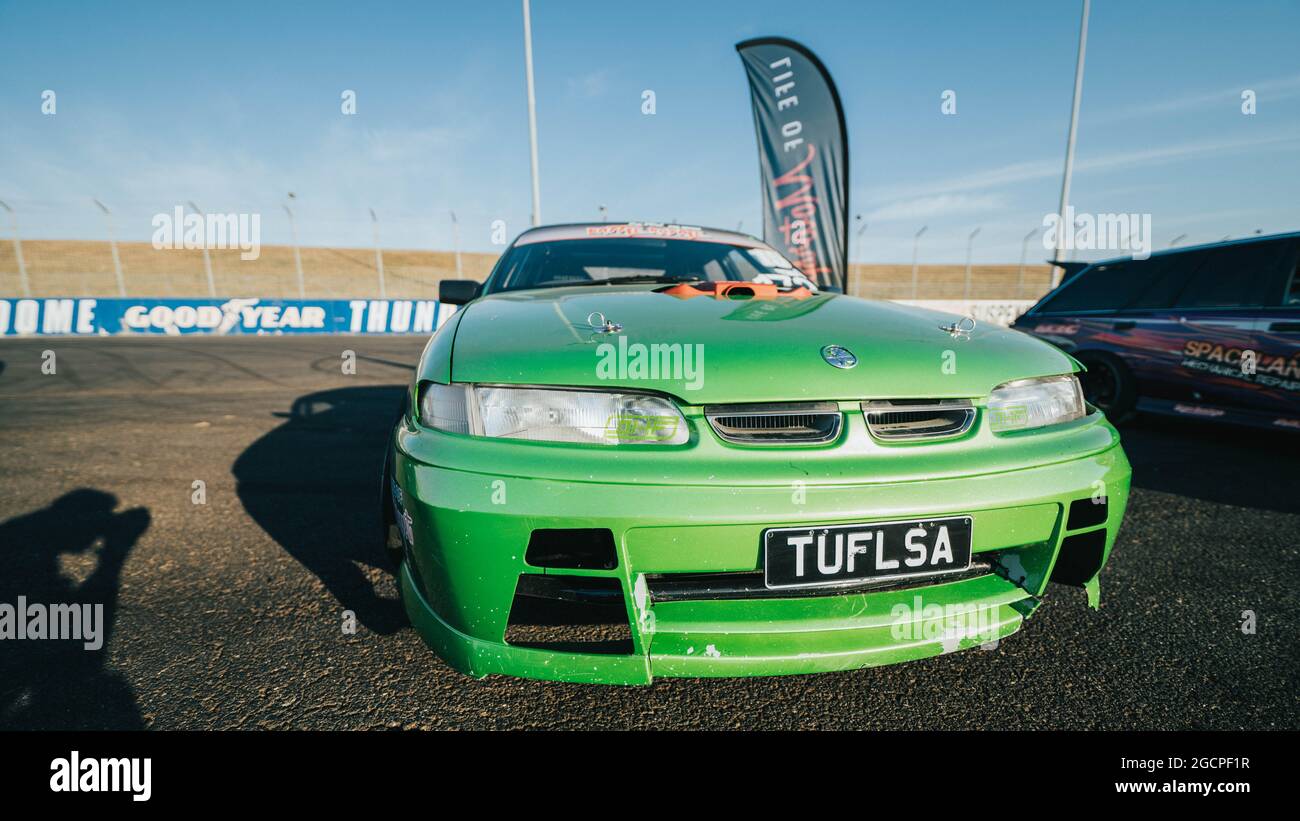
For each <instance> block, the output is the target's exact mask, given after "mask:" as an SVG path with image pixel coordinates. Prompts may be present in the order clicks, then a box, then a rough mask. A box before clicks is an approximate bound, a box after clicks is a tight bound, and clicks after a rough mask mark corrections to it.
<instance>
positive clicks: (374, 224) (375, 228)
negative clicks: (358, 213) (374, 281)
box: [370, 208, 388, 299]
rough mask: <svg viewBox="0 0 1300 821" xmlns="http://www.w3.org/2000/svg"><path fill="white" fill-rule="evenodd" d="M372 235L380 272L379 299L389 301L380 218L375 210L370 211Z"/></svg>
mask: <svg viewBox="0 0 1300 821" xmlns="http://www.w3.org/2000/svg"><path fill="white" fill-rule="evenodd" d="M370 233H371V235H372V236H373V237H374V238H375V270H376V271H378V272H379V298H380V299H388V293H387V289H386V288H385V287H384V252H383V249H381V248H380V247H379V217H377V216H375V209H373V208H371V209H370Z"/></svg>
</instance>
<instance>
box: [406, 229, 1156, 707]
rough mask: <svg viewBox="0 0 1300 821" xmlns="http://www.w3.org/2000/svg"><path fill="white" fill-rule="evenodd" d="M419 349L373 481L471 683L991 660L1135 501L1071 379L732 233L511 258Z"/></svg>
mask: <svg viewBox="0 0 1300 821" xmlns="http://www.w3.org/2000/svg"><path fill="white" fill-rule="evenodd" d="M440 299H441V300H442V302H443V303H445V304H452V305H462V306H463V307H461V308H460V309H459V310H457V311H456V313H455V314H453V315H452V316H451V317H450V318H449V319H447V320H446V322H445V323H444V324H443V325H442V327H441V328H440V329H439V330H438V331H437V333H436V334H434V336H433V337H432V339H431V340H430V341H429V343H428V345H427V346H426V348H425V350H424V353H423V355H422V356H421V359H420V363H419V367H418V371H417V375H416V377H415V379H414V381H413V382H412V384H411V386H410V390H409V391H408V395H407V401H406V407H405V410H404V412H403V414H402V416H401V418H400V419H399V421H398V423H397V426H396V428H395V429H394V431H393V435H392V438H391V441H390V446H389V448H388V451H387V457H386V459H385V467H384V480H383V484H382V487H383V497H384V499H383V510H384V513H385V524H386V532H387V546H388V549H389V550H390V552H391V553H392V554H393V556H394V559H395V560H396V561H397V564H398V567H399V574H400V587H401V592H402V596H403V600H404V603H405V608H406V612H407V614H408V615H409V617H410V619H411V622H412V624H414V626H415V627H416V629H417V630H418V631H419V633H420V635H421V636H422V637H423V638H424V640H425V641H426V642H427V643H428V644H429V645H430V646H431V647H432V648H433V649H434V651H436V652H437V653H438V655H439V656H441V657H442V658H443V659H444V660H445V661H446V662H447V663H448V664H450V665H451V666H452V667H454V668H456V669H457V670H460V671H462V672H464V673H467V674H469V675H472V676H480V677H481V676H485V675H488V674H492V673H501V674H506V675H512V676H526V677H530V678H541V679H555V680H564V681H580V682H600V683H622V684H630V683H638V684H644V683H648V682H650V681H652V680H653V679H654V678H655V677H658V676H690V677H696V676H750V675H776V674H786V673H816V672H823V671H830V670H845V669H851V668H857V667H865V666H870V665H880V664H892V663H895V662H901V661H908V660H911V659H919V658H925V657H928V656H935V655H939V654H941V653H947V652H952V651H956V650H961V649H966V648H969V647H974V646H996V643H997V641H998V640H1000V639H1001V638H1003V637H1004V636H1008V635H1010V634H1011V633H1014V632H1015V631H1016V630H1018V629H1019V628H1020V626H1021V624H1022V623H1023V622H1024V621H1025V619H1027V618H1028V617H1029V616H1030V615H1031V614H1032V613H1033V612H1034V610H1035V609H1036V608H1037V607H1038V605H1039V603H1040V602H1041V600H1042V598H1043V596H1044V594H1045V592H1046V591H1047V585H1048V582H1049V581H1055V582H1059V583H1064V584H1068V585H1075V586H1080V587H1083V588H1085V589H1086V590H1087V592H1088V600H1089V602H1090V603H1091V604H1092V605H1093V606H1094V607H1095V606H1096V605H1097V601H1098V595H1099V593H1098V584H1097V576H1098V573H1099V572H1100V571H1101V569H1102V567H1103V566H1104V565H1105V563H1106V560H1107V558H1108V557H1109V555H1110V551H1111V547H1112V545H1113V544H1114V541H1115V536H1116V532H1117V531H1118V529H1119V526H1120V520H1121V519H1122V518H1123V515H1124V508H1125V505H1126V503H1127V500H1128V491H1129V478H1130V469H1129V464H1128V460H1127V459H1126V458H1125V456H1124V451H1123V450H1122V449H1121V447H1120V442H1119V435H1118V434H1117V433H1116V431H1115V429H1114V428H1113V427H1112V426H1111V425H1110V424H1109V423H1108V422H1107V421H1106V419H1105V417H1104V416H1103V415H1102V414H1101V413H1099V412H1098V411H1096V410H1095V409H1094V408H1092V407H1090V406H1087V405H1086V404H1085V402H1084V399H1083V395H1082V393H1081V391H1080V388H1079V382H1078V380H1077V378H1076V376H1075V374H1076V373H1077V372H1078V371H1079V370H1080V366H1079V363H1078V362H1076V361H1075V360H1074V359H1072V358H1071V357H1070V356H1069V355H1067V354H1065V353H1063V352H1061V351H1060V350H1058V349H1057V348H1055V347H1053V346H1051V345H1049V344H1047V343H1046V342H1042V341H1039V340H1037V339H1035V338H1033V337H1031V336H1028V335H1026V334H1023V333H1020V332H1018V331H1012V330H1007V329H1004V328H999V327H991V326H984V325H980V326H978V327H976V326H975V323H974V321H973V320H970V319H962V318H959V317H955V316H952V315H949V314H942V313H937V312H934V311H929V310H924V309H921V308H914V307H906V306H903V305H898V304H893V303H888V302H872V301H867V300H862V299H857V298H854V297H849V296H844V295H842V294H837V293H826V292H818V291H817V289H816V288H815V287H814V286H813V284H812V283H811V282H810V281H809V280H808V279H807V278H806V277H805V276H804V275H803V274H802V273H800V272H799V271H798V270H796V269H795V268H794V266H793V265H791V263H790V262H788V261H787V260H786V259H785V258H783V257H782V256H781V255H780V254H779V253H778V252H776V251H775V250H773V249H772V248H770V247H769V246H767V245H765V244H763V243H762V242H760V241H758V240H756V239H754V238H752V237H749V236H745V235H742V234H738V233H732V232H727V231H718V230H711V229H703V228H693V227H685V226H676V225H659V224H649V223H647V224H618V225H613V224H605V223H601V224H583V225H564V226H551V227H542V228H536V229H533V230H530V231H527V232H525V233H524V234H522V235H521V236H520V237H519V238H518V239H516V240H515V242H514V243H513V244H512V245H511V246H510V247H509V248H508V249H507V250H506V252H505V253H504V254H503V255H502V256H501V258H500V260H499V261H498V262H497V264H496V267H495V268H494V269H493V271H492V274H491V275H490V276H489V278H488V280H487V281H486V283H483V284H482V285H480V284H479V283H476V282H469V281H464V280H458V281H448V282H443V283H442V286H441V291H440Z"/></svg>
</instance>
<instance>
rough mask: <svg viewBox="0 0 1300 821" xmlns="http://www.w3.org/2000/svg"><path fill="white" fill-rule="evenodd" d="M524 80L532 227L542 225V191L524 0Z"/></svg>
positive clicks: (530, 32)
mask: <svg viewBox="0 0 1300 821" xmlns="http://www.w3.org/2000/svg"><path fill="white" fill-rule="evenodd" d="M524 79H525V81H526V82H527V84H528V152H529V158H530V159H531V160H532V170H533V225H541V224H542V189H541V184H540V183H539V182H538V180H537V96H536V95H535V94H534V93H533V15H532V12H531V11H530V10H529V7H528V0H524Z"/></svg>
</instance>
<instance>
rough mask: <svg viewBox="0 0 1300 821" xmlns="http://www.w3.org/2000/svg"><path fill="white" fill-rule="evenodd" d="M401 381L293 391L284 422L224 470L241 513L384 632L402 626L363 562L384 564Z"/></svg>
mask: <svg viewBox="0 0 1300 821" xmlns="http://www.w3.org/2000/svg"><path fill="white" fill-rule="evenodd" d="M404 393H405V388H404V387H403V386H401V385H383V386H376V387H358V388H338V389H335V390H328V391H320V392H317V393H310V394H306V395H304V396H300V397H298V398H297V399H296V400H294V402H293V405H292V407H291V408H290V409H289V411H288V413H283V414H277V416H282V417H283V418H284V419H285V422H284V424H282V425H280V426H279V427H277V428H275V429H274V430H272V431H271V432H270V433H268V434H266V435H265V436H263V437H262V438H260V439H258V440H257V441H256V442H254V443H253V444H252V445H250V446H249V447H248V448H247V449H246V450H244V452H243V453H241V454H240V455H239V458H238V459H236V460H235V464H234V466H233V467H232V469H231V472H232V473H233V474H234V476H235V479H236V493H237V494H238V496H239V501H240V502H241V503H242V504H243V505H244V509H245V510H246V511H248V515H249V516H251V517H252V518H253V520H254V521H255V522H257V524H258V525H259V526H260V527H261V528H262V529H263V530H265V531H266V533H267V534H268V535H269V536H270V537H271V538H273V539H275V540H276V542H278V543H279V544H280V546H281V547H283V548H284V549H285V551H286V552H288V553H289V555H291V556H293V557H294V558H295V559H297V560H298V561H299V562H300V563H301V564H302V565H303V567H305V568H307V569H308V570H309V571H311V572H312V573H314V574H315V575H316V577H317V578H318V579H320V581H321V583H322V584H324V585H325V587H326V589H327V590H328V591H329V592H330V594H331V595H332V596H334V598H335V599H337V600H338V603H339V605H340V607H341V608H342V609H344V610H351V611H352V612H353V613H354V614H355V615H356V617H357V621H358V622H359V623H360V624H362V625H364V626H365V627H366V628H367V629H369V630H371V631H373V632H375V633H379V634H382V635H388V634H391V633H395V632H397V631H398V630H399V629H401V627H402V626H403V625H404V624H405V616H404V614H403V612H402V607H401V604H400V602H399V601H398V600H397V599H395V598H387V597H383V596H380V595H378V593H377V592H376V591H375V586H374V584H373V583H372V582H371V576H370V575H368V574H367V572H365V571H364V570H363V566H369V567H371V568H382V569H384V570H385V571H389V570H391V567H390V564H389V562H388V558H387V556H386V554H385V552H384V545H383V541H382V529H381V524H380V519H379V517H380V510H379V475H380V471H381V470H382V468H383V460H384V444H385V442H386V441H387V438H388V435H389V433H390V432H391V431H392V427H393V423H394V421H395V420H396V418H397V415H398V413H399V412H400V409H401V403H402V400H403V397H404Z"/></svg>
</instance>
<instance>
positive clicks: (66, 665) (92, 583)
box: [0, 488, 150, 730]
mask: <svg viewBox="0 0 1300 821" xmlns="http://www.w3.org/2000/svg"><path fill="white" fill-rule="evenodd" d="M117 504H118V500H117V497H115V496H113V495H112V494H111V493H105V492H104V491H102V490H94V489H90V488H80V489H78V490H74V491H71V492H70V493H67V494H64V495H63V496H61V497H59V498H58V499H56V500H55V501H54V502H53V503H52V504H51V505H50V506H49V507H46V508H42V509H40V510H37V511H35V512H33V513H27V514H25V515H22V516H16V517H14V518H12V519H9V520H7V521H5V522H3V523H0V562H3V563H4V572H3V573H0V605H7V606H9V607H12V608H13V609H14V612H13V613H12V618H13V621H12V622H11V624H10V625H8V626H7V627H6V628H5V629H4V635H5V636H6V638H5V639H4V641H3V642H0V728H5V729H22V730H53V729H83V730H84V729H141V728H142V727H143V722H142V720H141V716H140V710H139V707H138V706H137V704H136V701H135V696H134V694H133V693H132V692H131V688H130V686H129V685H128V684H127V683H126V681H125V680H124V679H123V678H122V677H121V676H119V675H118V674H116V673H114V672H111V671H109V670H107V669H106V668H105V665H104V661H105V654H106V652H107V651H106V649H105V648H107V647H108V644H109V641H110V640H111V638H112V632H113V627H114V625H115V622H116V616H117V598H118V590H119V587H120V584H119V583H120V580H121V575H122V566H123V565H124V564H125V562H126V557H127V555H128V554H129V553H130V552H131V549H132V548H133V547H135V544H136V542H138V541H139V539H140V536H141V535H143V534H144V532H145V531H146V530H147V529H148V528H149V522H150V516H149V511H148V510H146V509H145V508H141V507H137V508H132V509H130V510H127V511H124V512H122V513H115V512H114V509H115V508H116V507H117ZM92 555H93V556H94V567H93V570H91V571H90V572H89V573H88V574H87V575H86V576H85V578H84V580H83V581H81V582H80V583H77V581H76V580H75V579H73V578H70V577H69V576H68V575H66V574H65V572H64V568H63V567H62V566H61V564H62V563H63V562H64V561H66V562H67V563H68V564H70V565H74V566H77V565H79V566H82V567H85V566H88V565H89V561H88V559H90V557H91V556H92ZM63 557H67V558H66V560H65V559H64V558H63ZM20 599H21V601H22V604H23V605H24V609H27V608H30V607H31V606H32V605H37V606H39V608H41V609H42V610H44V611H45V612H46V613H47V614H48V613H52V612H53V609H52V606H56V605H65V606H66V605H74V606H78V610H77V611H76V612H78V615H80V611H81V610H82V608H81V607H80V606H81V605H89V606H90V610H89V612H90V613H91V614H92V620H91V621H90V623H89V624H88V625H86V624H85V622H84V621H83V625H85V626H88V627H89V628H90V629H89V630H87V631H86V632H84V633H83V634H82V635H83V638H82V639H74V638H60V639H54V638H48V635H49V626H48V625H49V622H50V621H52V619H49V618H48V616H47V618H46V620H45V623H46V625H47V626H46V627H45V628H43V631H44V632H45V635H46V636H47V638H33V637H32V634H33V633H35V632H36V628H35V626H34V621H35V620H34V619H33V620H32V621H31V622H28V620H27V619H25V618H23V617H22V616H21V615H20V614H19V613H18V612H17V611H18V609H19V604H20ZM97 605H98V606H102V615H101V616H100V618H98V619H95V618H94V617H93V614H94V612H95V608H96V606H97ZM6 609H7V608H6ZM10 615H11V614H9V613H6V614H5V616H0V618H4V617H7V616H10ZM20 621H23V622H28V623H27V626H26V628H24V630H23V632H24V633H26V634H27V637H26V638H21V637H19V636H18V635H16V634H17V633H18V630H19V622H20ZM92 633H93V642H92V643H93V644H95V645H98V646H97V647H94V648H93V649H88V648H87V642H88V641H92V639H91V634H92ZM10 636H12V638H11V637H10Z"/></svg>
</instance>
